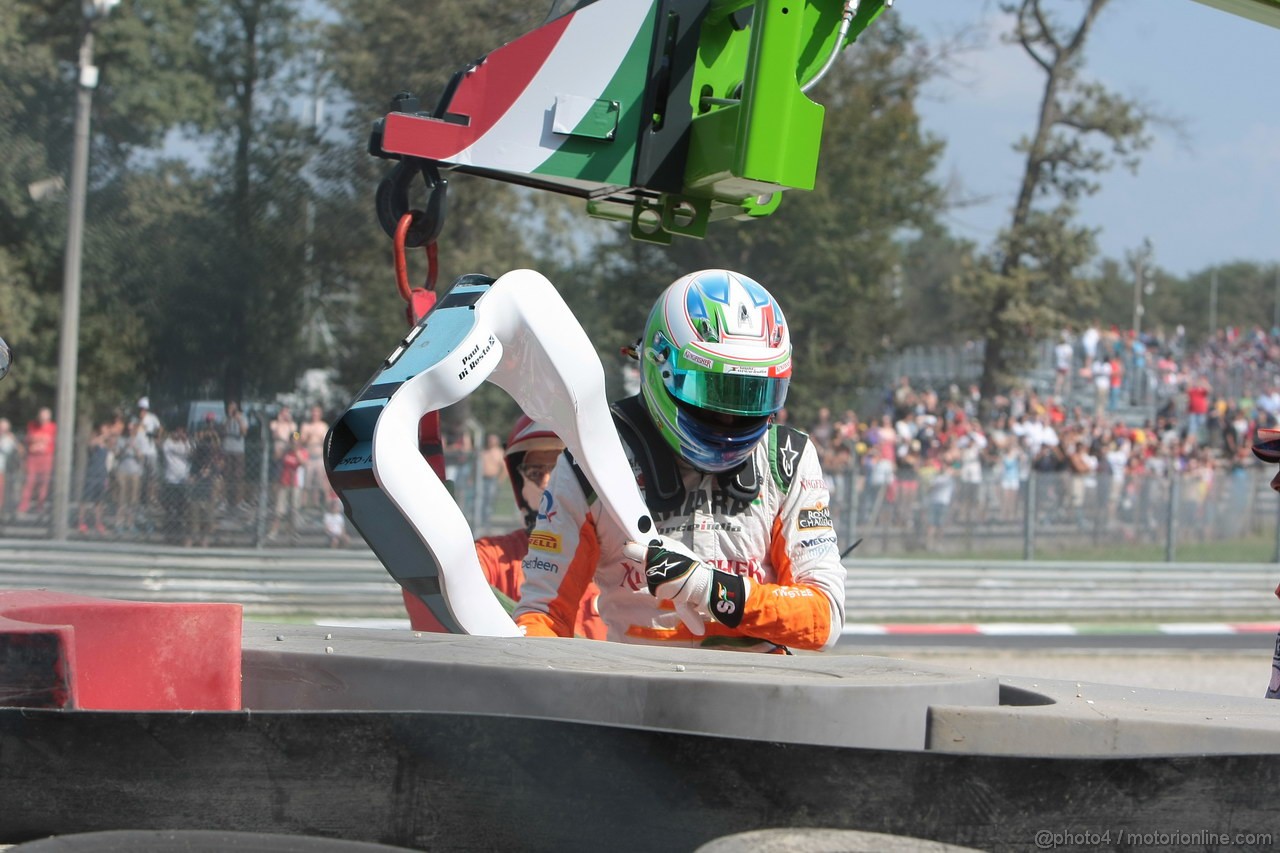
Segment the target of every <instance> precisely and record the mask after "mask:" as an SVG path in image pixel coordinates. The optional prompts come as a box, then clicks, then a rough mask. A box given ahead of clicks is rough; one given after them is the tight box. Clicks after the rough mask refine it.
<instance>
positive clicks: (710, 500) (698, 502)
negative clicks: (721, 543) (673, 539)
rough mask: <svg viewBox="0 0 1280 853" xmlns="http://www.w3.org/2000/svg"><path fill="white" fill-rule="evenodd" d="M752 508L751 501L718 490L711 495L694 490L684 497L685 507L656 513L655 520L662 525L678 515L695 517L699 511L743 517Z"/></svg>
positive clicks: (703, 491)
mask: <svg viewBox="0 0 1280 853" xmlns="http://www.w3.org/2000/svg"><path fill="white" fill-rule="evenodd" d="M750 506H751V501H741V500H735V499H734V498H732V497H730V496H729V495H728V493H726V492H722V491H720V490H718V489H716V490H712V491H711V492H710V493H708V491H707V490H706V489H694V490H692V491H690V492H689V493H688V494H686V495H685V496H684V505H683V506H681V507H679V508H678V509H672V510H668V511H666V512H660V513H654V516H653V520H654V521H655V522H657V523H661V522H663V521H666V520H668V519H670V518H674V517H675V516H678V515H693V514H694V513H695V512H697V511H698V510H704V511H705V510H707V509H709V510H710V512H711V513H713V514H715V515H729V516H734V515H741V514H742V513H744V512H746V511H747V509H748V508H749V507H750Z"/></svg>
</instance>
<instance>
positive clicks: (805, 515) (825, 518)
mask: <svg viewBox="0 0 1280 853" xmlns="http://www.w3.org/2000/svg"><path fill="white" fill-rule="evenodd" d="M796 526H798V527H799V528H800V529H801V530H819V529H823V528H830V527H831V508H830V507H825V506H807V507H805V508H804V509H802V510H800V519H799V521H798V522H797V525H796Z"/></svg>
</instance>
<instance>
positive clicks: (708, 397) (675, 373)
mask: <svg viewBox="0 0 1280 853" xmlns="http://www.w3.org/2000/svg"><path fill="white" fill-rule="evenodd" d="M666 382H667V390H668V391H670V392H671V396H673V397H675V398H676V399H677V400H680V401H681V402H684V403H688V404H689V405H690V406H697V407H698V408H700V409H710V410H711V411H713V412H725V413H726V414H730V415H748V416H750V417H763V416H765V415H772V414H773V413H774V412H776V411H778V409H781V408H782V405H783V403H785V402H786V399H787V388H788V386H790V384H791V379H790V378H789V377H787V378H779V377H776V376H743V375H741V374H737V373H706V372H704V371H701V370H680V369H676V368H672V370H671V376H670V377H668V378H667V380H666Z"/></svg>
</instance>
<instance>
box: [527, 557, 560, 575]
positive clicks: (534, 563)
mask: <svg viewBox="0 0 1280 853" xmlns="http://www.w3.org/2000/svg"><path fill="white" fill-rule="evenodd" d="M524 569H525V571H526V572H527V571H529V570H530V569H535V570H537V571H539V572H551V573H552V574H553V575H554V574H559V573H560V567H559V566H557V565H556V564H555V563H553V562H551V561H550V560H539V559H538V558H537V557H525V558H524Z"/></svg>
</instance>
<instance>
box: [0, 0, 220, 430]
mask: <svg viewBox="0 0 1280 853" xmlns="http://www.w3.org/2000/svg"><path fill="white" fill-rule="evenodd" d="M184 7H185V4H184V3H183V2H181V1H180V0H138V2H136V3H134V4H131V6H130V7H129V8H128V9H127V10H122V11H119V12H117V13H116V14H114V15H112V16H110V17H108V18H107V19H105V20H103V21H100V22H98V23H97V24H96V31H97V46H96V54H95V63H96V65H97V66H98V68H99V72H100V74H99V84H98V87H97V89H96V91H95V93H94V101H93V105H94V112H93V126H92V133H93V136H92V154H91V159H90V173H89V188H88V189H89V193H88V204H87V209H88V222H87V229H86V239H85V247H84V270H83V276H82V277H83V282H84V304H83V306H82V315H83V317H84V321H83V323H82V330H81V331H82V335H81V345H82V348H84V349H86V350H87V351H88V353H89V355H90V357H89V358H82V359H81V360H80V367H81V370H80V375H79V377H78V379H79V385H80V395H81V397H80V399H81V402H82V405H81V410H82V412H83V411H89V412H92V411H94V410H95V409H98V408H102V407H104V406H106V405H108V404H110V403H111V402H114V399H115V395H116V394H118V391H117V390H115V389H116V386H115V385H114V380H115V378H117V377H118V376H120V375H121V374H122V373H127V372H128V370H127V369H126V365H127V364H129V363H131V362H132V361H133V360H134V359H135V358H136V357H137V355H138V350H137V348H136V344H137V343H138V339H137V337H136V336H135V335H133V334H131V333H130V332H128V331H126V330H127V329H128V327H129V320H130V317H133V316H136V314H137V309H136V305H134V304H133V303H132V302H131V301H129V300H127V299H126V300H124V301H121V300H120V299H119V298H118V297H119V293H118V291H114V292H113V287H112V285H113V282H114V279H113V276H112V274H111V273H112V270H113V269H114V268H116V267H119V266H122V265H127V264H128V263H129V262H130V258H129V255H130V254H131V253H132V252H133V250H135V249H136V248H137V246H136V244H134V243H133V242H132V241H130V240H129V239H127V237H126V236H125V235H122V234H121V233H120V232H119V230H118V229H117V228H116V226H115V223H114V222H113V221H112V220H111V218H110V213H109V212H108V211H106V210H104V209H103V207H102V202H103V198H104V196H105V195H107V194H109V193H110V191H111V190H110V188H111V187H112V185H113V184H116V183H118V182H119V181H120V180H122V176H124V175H125V174H127V172H128V171H129V170H130V169H131V168H133V167H134V166H136V161H137V158H138V155H139V153H140V152H142V151H144V150H145V149H147V148H149V147H152V146H155V145H158V144H160V142H161V141H162V140H163V138H164V136H165V133H166V132H167V131H168V130H169V129H170V128H171V127H173V126H174V125H175V124H176V123H178V122H180V121H182V120H184V119H183V116H184V115H185V114H186V112H187V111H188V110H189V109H190V106H191V104H193V103H194V102H197V101H198V100H199V97H200V93H201V92H202V91H204V87H203V83H202V81H201V80H200V78H199V77H198V76H197V75H195V74H194V73H193V72H192V70H191V69H190V62H189V59H190V57H191V54H190V50H191V48H190V44H191V39H192V35H193V33H194V22H193V21H192V20H191V19H190V16H189V15H187V14H185V12H184ZM83 26H84V18H83V17H82V12H81V4H80V3H76V2H71V0H64V2H55V3H47V2H31V1H29V0H0V303H3V306H2V307H0V319H3V322H4V323H5V326H6V328H7V330H11V331H10V338H11V341H12V343H14V345H15V347H16V348H17V351H18V353H19V358H21V362H20V365H21V366H20V368H19V369H18V370H16V371H15V372H14V374H13V375H12V376H11V378H10V379H9V381H8V382H6V387H5V388H2V389H0V398H4V397H8V398H10V399H12V400H15V401H16V406H17V408H18V409H19V410H21V412H22V413H23V415H25V414H29V413H31V412H33V411H34V409H35V407H37V406H39V405H46V404H48V403H49V402H50V401H51V399H52V397H53V391H54V386H55V384H56V380H57V368H56V365H57V344H58V341H57V334H58V329H59V318H60V313H61V282H62V271H63V264H64V245H65V235H66V229H67V225H66V223H67V208H66V203H67V199H66V194H65V191H64V187H65V183H66V175H67V173H68V171H69V165H70V157H71V141H72V123H73V118H74V111H75V97H76V79H77V57H78V48H79V44H80V38H81V35H82V27H83ZM135 381H136V380H135Z"/></svg>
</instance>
